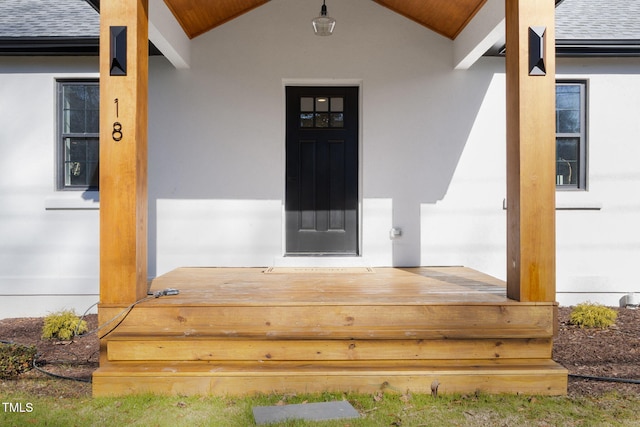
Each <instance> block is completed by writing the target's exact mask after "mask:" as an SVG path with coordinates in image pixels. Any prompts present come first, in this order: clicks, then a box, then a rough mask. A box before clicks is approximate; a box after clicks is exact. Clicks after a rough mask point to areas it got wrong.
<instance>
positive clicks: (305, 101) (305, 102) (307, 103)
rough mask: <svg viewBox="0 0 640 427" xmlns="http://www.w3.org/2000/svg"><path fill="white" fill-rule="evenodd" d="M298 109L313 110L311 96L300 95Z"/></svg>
mask: <svg viewBox="0 0 640 427" xmlns="http://www.w3.org/2000/svg"><path fill="white" fill-rule="evenodd" d="M300 111H305V112H307V111H313V98H311V97H302V98H300Z"/></svg>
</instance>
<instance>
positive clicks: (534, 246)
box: [505, 0, 556, 302]
mask: <svg viewBox="0 0 640 427" xmlns="http://www.w3.org/2000/svg"><path fill="white" fill-rule="evenodd" d="M505 13H506V36H507V47H506V73H507V74H506V79H507V83H506V84H507V295H508V297H509V298H512V299H515V300H518V301H547V302H552V301H555V298H556V296H555V274H556V272H555V254H556V249H555V169H556V165H555V22H554V21H555V2H554V0H506V8H505ZM530 28H533V30H534V33H536V32H537V33H540V32H541V29H542V28H544V44H543V45H544V49H543V50H544V63H543V64H540V65H542V68H543V69H544V73H545V74H544V75H542V74H543V73H542V72H541V71H542V70H541V69H540V67H538V68H537V69H536V68H534V69H533V72H532V71H531V60H530V58H529V54H530V47H532V48H533V49H531V50H534V51H535V50H537V49H536V45H535V36H534V39H533V41H534V43H533V44H532V45H531V44H530ZM534 62H535V61H534Z"/></svg>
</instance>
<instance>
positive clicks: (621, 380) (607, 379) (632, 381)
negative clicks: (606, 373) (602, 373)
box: [569, 374, 640, 384]
mask: <svg viewBox="0 0 640 427" xmlns="http://www.w3.org/2000/svg"><path fill="white" fill-rule="evenodd" d="M569 377H570V378H578V379H582V380H593V381H605V382H612V383H626V384H640V380H635V379H632V378H613V377H595V376H591V375H578V374H569Z"/></svg>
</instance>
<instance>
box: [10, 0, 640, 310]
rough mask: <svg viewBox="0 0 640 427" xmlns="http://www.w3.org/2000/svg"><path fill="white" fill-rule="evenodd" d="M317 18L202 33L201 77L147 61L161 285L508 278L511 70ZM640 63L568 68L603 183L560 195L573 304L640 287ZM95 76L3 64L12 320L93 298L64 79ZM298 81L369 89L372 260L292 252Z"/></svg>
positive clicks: (561, 292)
mask: <svg viewBox="0 0 640 427" xmlns="http://www.w3.org/2000/svg"><path fill="white" fill-rule="evenodd" d="M318 10H319V4H317V2H315V1H311V0H296V1H293V0H278V1H271V2H269V3H267V4H266V5H265V6H262V7H260V8H257V9H255V10H253V11H251V12H249V13H247V14H245V15H242V16H241V17H239V18H237V19H235V20H233V21H231V22H229V23H227V24H224V25H222V26H220V27H218V28H216V29H214V30H212V31H210V32H209V33H206V34H204V35H202V36H200V37H198V38H196V39H194V40H192V41H191V61H190V62H191V68H189V69H175V68H174V67H172V66H171V65H170V64H169V63H168V61H167V60H166V59H164V58H158V57H154V58H151V60H150V77H149V78H150V85H149V98H150V100H149V104H150V105H149V121H150V125H149V274H150V276H156V275H160V274H163V273H165V272H167V271H170V270H171V269H173V268H176V267H181V266H271V265H286V264H292V263H312V262H317V263H320V262H323V263H334V262H335V263H337V262H339V263H342V264H358V265H370V266H407V265H465V266H469V267H472V268H475V269H478V270H480V271H483V272H486V273H489V274H492V275H494V276H496V277H499V278H503V279H504V275H505V266H504V263H505V261H504V260H505V252H506V250H505V240H506V228H505V218H506V215H505V211H504V208H503V201H504V198H505V193H506V191H505V189H506V182H505V179H506V177H505V169H506V165H505V128H506V124H505V90H504V80H505V76H504V61H503V60H502V59H500V58H482V59H481V60H480V61H479V62H478V63H476V64H475V65H473V66H472V67H471V69H470V70H466V71H454V70H453V56H452V48H453V44H452V42H451V41H450V40H448V39H445V38H443V37H441V36H439V35H437V34H435V33H433V32H431V31H429V30H427V29H425V28H423V27H421V26H419V25H418V24H416V23H414V22H412V21H410V20H407V19H405V18H403V17H401V16H399V15H397V14H394V13H393V12H391V11H389V10H387V9H385V8H383V7H380V6H378V5H377V4H375V3H374V2H371V1H367V0H352V1H349V2H336V3H335V4H331V5H330V9H329V13H330V14H331V15H332V16H334V17H335V18H336V19H337V21H338V25H337V27H336V31H335V34H334V35H333V36H331V37H326V38H320V37H316V36H314V35H313V33H312V31H311V25H310V20H311V18H312V17H313V16H314V15H315V14H317V13H318ZM382 29H384V30H382ZM638 65H640V60H638V59H624V60H616V59H610V60H560V61H559V64H558V78H562V77H565V76H566V77H567V78H584V79H587V80H588V82H589V83H588V84H589V106H588V114H589V118H588V120H589V124H588V132H589V147H588V158H589V164H588V167H589V173H588V183H589V188H588V191H586V192H559V193H558V195H557V200H558V205H559V207H562V208H570V209H562V210H559V211H558V213H557V271H558V280H557V285H558V286H557V289H558V300H559V301H560V303H561V304H573V303H576V302H579V301H584V300H587V299H590V300H592V301H599V302H603V303H606V304H609V305H617V304H618V301H619V299H620V298H621V297H622V296H623V295H624V294H626V293H627V292H631V291H636V292H640V283H638V282H639V281H638V280H637V279H636V278H635V276H634V271H633V267H634V265H635V261H636V260H637V259H638V256H639V254H640V226H638V225H637V223H636V221H634V219H637V218H638V214H639V210H640V199H639V198H638V197H637V194H639V193H640V191H639V190H640V170H639V168H638V166H637V160H636V159H637V158H639V157H638V154H640V153H638V151H639V150H640V147H639V146H638V144H637V138H638V135H640V132H639V131H640V129H639V127H640V124H639V121H638V120H637V117H640V105H638V103H637V102H635V100H637V99H638V98H639V95H640V93H638V92H640V81H639V79H640V77H638V75H637V74H635V75H634V74H632V73H630V72H629V70H634V69H635V70H637V69H638ZM96 70H97V59H96V58H92V59H78V58H54V59H45V58H32V59H25V58H0V113H1V114H0V166H1V169H0V171H1V173H2V177H1V179H0V318H1V317H9V316H24V315H42V314H46V312H47V311H52V310H55V309H58V308H64V307H74V308H76V310H77V311H83V310H84V309H85V308H86V307H88V306H89V305H90V304H91V303H93V302H95V301H96V300H97V294H98V234H99V233H98V211H97V210H95V209H94V210H91V209H82V210H78V209H69V208H73V207H77V206H81V207H85V208H86V207H87V205H86V203H87V202H86V201H84V204H82V202H83V201H82V197H81V194H78V193H75V194H69V193H64V194H63V193H56V192H55V191H54V157H55V156H54V146H55V125H54V121H55V102H54V100H55V96H54V90H55V79H56V78H61V77H69V76H72V75H75V76H83V77H87V76H94V75H95V74H92V73H95V71H96ZM295 84H300V85H307V84H315V85H343V84H348V85H357V86H359V87H360V97H361V99H360V142H359V144H360V204H361V210H362V213H361V253H362V256H361V257H359V258H341V259H340V260H326V259H322V260H317V259H309V258H304V259H300V258H298V259H295V258H293V259H292V258H285V257H283V252H284V243H283V242H284V227H283V209H284V208H283V206H284V205H283V203H284V192H285V179H284V165H285V119H284V108H285V100H284V88H285V86H286V85H295ZM69 198H72V199H77V200H68V199H69ZM60 207H63V208H64V207H66V209H52V208H60ZM89 207H91V206H89ZM93 207H94V208H95V206H93ZM584 208H588V209H584ZM392 227H398V228H401V229H402V236H401V237H400V238H398V239H395V240H391V239H390V238H389V231H390V229H391V228H392Z"/></svg>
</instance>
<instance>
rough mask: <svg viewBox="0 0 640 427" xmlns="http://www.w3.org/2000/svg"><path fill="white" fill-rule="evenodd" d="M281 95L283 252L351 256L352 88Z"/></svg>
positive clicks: (354, 220)
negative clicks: (284, 100)
mask: <svg viewBox="0 0 640 427" xmlns="http://www.w3.org/2000/svg"><path fill="white" fill-rule="evenodd" d="M286 96H287V106H286V109H287V111H286V114H287V119H286V120H287V124H286V126H287V135H286V156H287V160H286V200H285V211H286V253H287V254H288V255H357V254H358V88H357V87H298V86H296V87H287V88H286Z"/></svg>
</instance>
